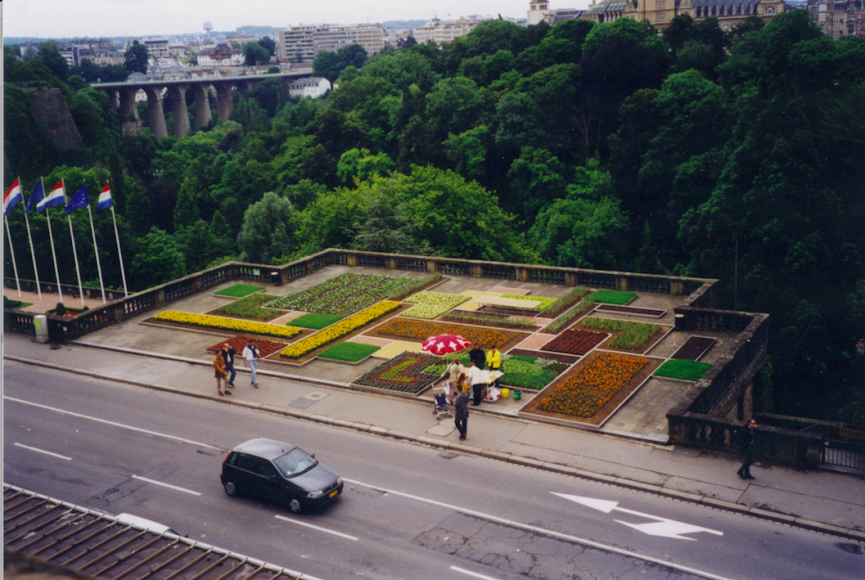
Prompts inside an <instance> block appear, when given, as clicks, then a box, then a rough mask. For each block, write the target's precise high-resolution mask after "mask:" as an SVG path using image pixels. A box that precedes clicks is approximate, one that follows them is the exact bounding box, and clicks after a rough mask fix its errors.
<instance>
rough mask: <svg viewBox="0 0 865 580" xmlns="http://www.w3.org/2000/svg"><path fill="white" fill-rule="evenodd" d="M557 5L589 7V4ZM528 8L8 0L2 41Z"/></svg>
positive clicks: (335, 0)
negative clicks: (205, 24) (211, 26)
mask: <svg viewBox="0 0 865 580" xmlns="http://www.w3.org/2000/svg"><path fill="white" fill-rule="evenodd" d="M551 4H552V7H555V8H585V7H586V6H587V5H588V4H589V0H579V1H577V2H569V1H564V0H563V1H562V2H556V3H551ZM566 5H567V6H566ZM528 9H529V0H464V1H457V0H430V1H428V2H424V3H422V4H412V5H406V4H405V3H404V2H398V1H396V0H381V1H380V2H377V3H373V4H366V3H357V2H349V1H347V0H320V1H319V2H316V3H313V4H301V5H299V6H297V5H294V4H288V3H286V2H283V1H278V0H258V1H257V2H254V3H250V4H246V3H239V2H236V1H229V0H183V2H177V1H176V0H84V1H82V2H68V0H6V1H5V2H3V3H2V4H0V10H2V18H3V36H4V37H7V36H8V37H38V38H75V37H79V38H83V37H90V38H98V37H103V36H104V37H118V36H124V35H126V36H163V35H166V36H167V35H176V34H194V33H198V32H203V24H204V22H205V21H209V22H211V23H212V25H213V30H216V31H231V30H235V29H236V28H238V27H240V26H274V27H279V28H282V27H285V26H289V25H298V24H302V23H303V24H323V23H329V24H356V23H366V22H370V23H381V22H386V21H389V20H429V19H431V18H434V17H438V18H441V19H456V18H459V17H461V16H468V15H474V14H477V15H490V16H493V17H495V16H497V15H499V14H501V15H502V16H503V17H508V18H526V13H527V12H528ZM166 14H170V15H171V17H170V18H166Z"/></svg>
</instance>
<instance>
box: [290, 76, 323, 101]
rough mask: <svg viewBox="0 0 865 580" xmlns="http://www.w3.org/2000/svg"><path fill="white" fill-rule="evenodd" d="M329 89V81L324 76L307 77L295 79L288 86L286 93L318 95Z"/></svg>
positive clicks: (296, 95) (294, 95)
mask: <svg viewBox="0 0 865 580" xmlns="http://www.w3.org/2000/svg"><path fill="white" fill-rule="evenodd" d="M330 89H331V84H330V81H329V80H327V79H326V78H324V77H307V78H305V79H297V80H296V81H294V82H293V83H291V84H290V85H289V86H288V94H289V95H290V96H292V97H312V98H313V99H315V98H317V97H320V96H322V95H324V94H325V93H327V91H329V90H330Z"/></svg>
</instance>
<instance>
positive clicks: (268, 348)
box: [207, 336, 285, 367]
mask: <svg viewBox="0 0 865 580" xmlns="http://www.w3.org/2000/svg"><path fill="white" fill-rule="evenodd" d="M248 342H249V337H246V336H232V337H231V338H229V339H228V340H223V341H222V342H217V343H216V344H214V345H213V346H209V347H207V350H208V351H210V352H216V351H218V350H222V345H223V344H228V345H229V346H231V347H233V348H234V350H235V352H236V353H237V357H236V360H235V363H236V364H235V365H234V366H235V367H237V366H238V365H240V364H243V363H242V362H241V361H240V357H241V356H243V355H242V353H243V349H244V347H245V346H246V343H248ZM255 346H257V347H258V352H259V354H260V355H261V358H264V357H266V356H267V355H269V354H273V353H275V352H276V351H278V350H279V349H281V348H285V343H284V342H274V341H272V340H264V339H263V338H257V339H255Z"/></svg>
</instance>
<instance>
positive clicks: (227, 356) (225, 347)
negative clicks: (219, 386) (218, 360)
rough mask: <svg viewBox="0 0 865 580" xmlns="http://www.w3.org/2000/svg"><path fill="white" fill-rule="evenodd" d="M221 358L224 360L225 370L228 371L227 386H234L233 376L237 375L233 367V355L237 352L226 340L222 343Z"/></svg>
mask: <svg viewBox="0 0 865 580" xmlns="http://www.w3.org/2000/svg"><path fill="white" fill-rule="evenodd" d="M221 353H222V358H223V360H224V361H225V370H226V371H227V372H228V386H229V387H231V388H232V389H233V388H234V377H236V376H237V370H235V368H234V357H235V355H237V352H236V351H235V350H234V347H233V346H231V345H230V344H229V343H227V342H223V343H222V351H221Z"/></svg>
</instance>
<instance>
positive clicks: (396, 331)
mask: <svg viewBox="0 0 865 580" xmlns="http://www.w3.org/2000/svg"><path fill="white" fill-rule="evenodd" d="M376 330H377V332H378V333H379V334H386V335H390V336H401V337H403V338H414V339H416V340H426V339H427V338H429V337H430V336H434V335H436V334H458V335H460V336H462V337H463V338H465V339H466V340H468V341H469V342H471V343H472V346H479V347H481V348H490V347H491V346H502V345H504V344H507V343H508V342H510V341H511V340H513V339H515V338H517V337H518V336H520V335H519V334H517V333H514V332H508V331H506V330H496V329H494V328H477V327H473V326H462V325H460V324H444V323H441V322H426V321H423V320H406V319H405V318H394V319H393V320H391V321H389V322H388V323H386V324H384V325H382V326H380V327H379V328H377V329H376Z"/></svg>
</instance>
